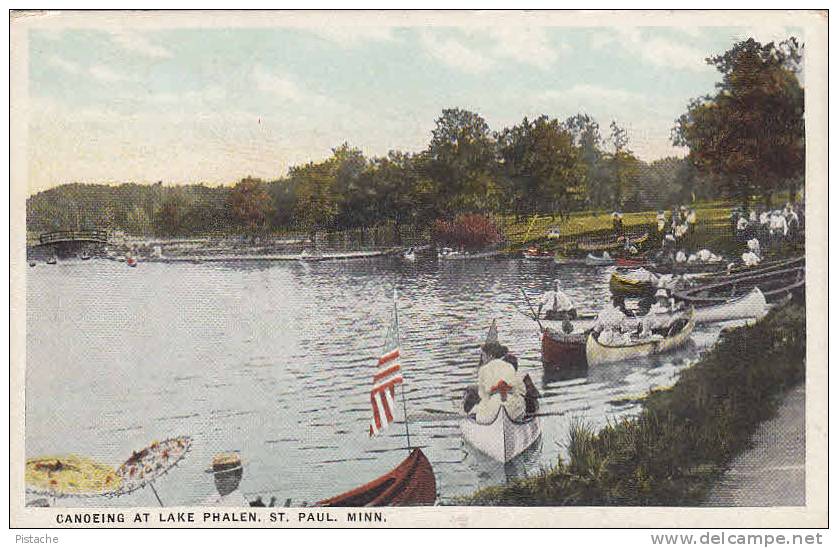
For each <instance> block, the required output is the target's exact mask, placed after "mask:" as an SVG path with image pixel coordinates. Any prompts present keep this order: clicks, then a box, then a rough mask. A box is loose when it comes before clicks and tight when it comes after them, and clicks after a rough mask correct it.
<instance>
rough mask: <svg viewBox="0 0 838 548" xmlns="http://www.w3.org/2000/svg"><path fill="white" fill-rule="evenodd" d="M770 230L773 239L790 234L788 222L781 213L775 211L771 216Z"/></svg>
mask: <svg viewBox="0 0 838 548" xmlns="http://www.w3.org/2000/svg"><path fill="white" fill-rule="evenodd" d="M768 229H769V231H770V234H771V236H772V237H773V238H779V237H780V236H786V235H788V233H789V225H788V222H787V221H786V218H785V217H784V216H783V215H782V214H781V213H780V212H779V211H775V212H773V213H772V214H771V218H770V220H769V222H768Z"/></svg>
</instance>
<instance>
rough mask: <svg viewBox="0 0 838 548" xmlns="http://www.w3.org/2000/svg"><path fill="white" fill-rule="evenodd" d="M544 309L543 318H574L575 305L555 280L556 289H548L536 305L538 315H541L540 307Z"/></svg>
mask: <svg viewBox="0 0 838 548" xmlns="http://www.w3.org/2000/svg"><path fill="white" fill-rule="evenodd" d="M542 308H546V310H545V311H544V319H545V320H575V319H576V306H575V305H574V304H573V301H572V300H571V299H570V297H568V296H567V294H566V293H565V292H564V291H562V290H561V287H559V282H558V280H557V281H556V290H555V291H548V292H547V293H545V294H544V297H543V298H542V299H541V303H539V305H538V316H539V317H541V309H542Z"/></svg>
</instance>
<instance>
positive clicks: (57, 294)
mask: <svg viewBox="0 0 838 548" xmlns="http://www.w3.org/2000/svg"><path fill="white" fill-rule="evenodd" d="M609 274H610V270H609V269H602V268H591V267H585V266H570V265H563V266H560V265H554V264H552V263H549V262H547V263H545V262H541V261H520V260H509V259H489V260H474V261H469V260H466V261H442V262H439V261H436V260H426V259H420V260H418V261H416V262H415V263H408V262H405V261H402V260H400V259H399V258H397V257H394V258H385V259H376V260H358V261H346V262H312V263H303V262H289V263H269V262H264V263H234V262H231V263H211V264H201V265H198V264H152V263H144V264H141V265H140V267H139V268H136V269H131V268H127V267H126V266H125V265H124V264H123V263H113V262H107V261H97V260H91V261H85V262H84V263H81V262H78V263H71V262H67V263H63V264H59V265H56V267H44V268H37V269H30V270H28V271H27V378H26V390H27V400H26V440H27V444H26V452H27V455H28V456H37V455H45V454H61V453H72V452H74V453H80V454H84V455H89V456H91V457H93V458H97V459H98V460H101V461H103V462H106V463H119V462H122V461H123V460H124V459H125V458H126V456H127V455H129V454H130V452H131V450H133V449H138V448H140V447H143V446H146V445H148V443H149V442H150V441H151V440H154V439H165V438H167V437H170V436H173V435H182V434H185V435H191V436H192V437H193V451H192V452H191V454H190V455H189V457H188V458H187V459H185V461H184V463H183V466H181V467H180V468H179V469H178V470H177V471H176V472H175V473H173V474H171V475H170V476H169V477H168V478H167V479H166V482H161V483H160V485H159V486H158V492H159V493H160V495H161V498H163V500H164V501H165V502H166V503H167V504H184V505H189V504H197V503H199V502H200V501H202V500H204V499H205V498H206V497H207V496H208V495H209V494H210V493H211V492H212V489H213V487H212V485H211V484H210V483H209V482H208V481H207V477H206V474H204V473H203V470H204V469H205V468H206V467H207V464H208V463H209V462H210V460H211V458H212V455H213V454H214V453H216V452H219V451H227V450H238V451H241V453H242V455H243V456H244V457H245V460H246V461H247V465H246V469H245V473H244V477H243V479H242V489H243V490H244V491H245V492H246V493H254V494H255V493H258V494H261V495H263V499H265V500H267V499H268V498H270V496H271V495H274V496H276V497H277V499H278V500H282V501H284V500H285V499H287V498H292V500H293V501H294V502H295V503H297V502H302V501H308V502H311V501H316V500H320V499H322V498H325V497H328V496H332V495H334V494H337V493H340V492H343V491H345V490H347V489H350V488H352V487H355V486H357V485H359V484H360V483H363V482H366V481H368V480H370V479H372V478H375V477H377V476H379V475H381V474H382V473H383V472H384V471H386V470H389V469H391V468H392V467H393V466H395V465H396V464H397V463H398V462H399V461H400V460H402V459H403V458H404V456H405V455H406V451H405V445H406V439H405V432H404V428H403V424H402V423H401V422H398V423H397V424H394V425H393V426H392V427H391V428H389V429H388V430H386V431H385V432H384V433H383V435H381V436H380V437H378V438H374V439H370V438H369V437H368V427H369V420H370V405H369V389H370V386H371V376H372V373H373V371H374V369H375V363H376V359H377V357H378V355H379V353H380V352H381V344H382V338H383V334H384V330H385V328H386V325H387V321H388V313H389V306H390V299H391V295H392V289H393V288H394V287H395V288H397V289H398V291H399V295H400V300H399V307H400V314H401V327H402V333H401V335H402V341H401V346H402V356H403V357H402V360H403V361H402V365H403V370H404V375H405V378H406V381H407V382H406V384H405V395H406V397H407V400H408V408H409V410H410V415H411V417H413V420H412V421H411V424H410V436H411V442H412V443H413V444H414V445H418V446H422V447H424V448H425V449H424V451H425V453H426V454H427V455H428V458H429V459H430V461H431V462H432V464H433V465H434V469H435V471H436V475H437V484H438V490H439V492H440V493H441V496H442V497H443V499H447V500H450V499H451V498H453V497H456V496H458V495H464V494H468V493H471V492H473V491H474V490H475V489H477V488H479V487H484V486H487V485H492V484H494V483H500V482H503V481H507V480H508V479H509V478H511V477H520V476H522V475H528V474H533V473H537V471H538V470H539V469H540V468H542V467H549V466H551V465H552V464H553V463H555V462H556V459H557V458H558V456H559V454H560V452H561V451H563V447H564V443H565V441H566V437H567V431H568V427H569V425H570V423H571V421H572V420H574V419H575V418H577V417H582V418H584V419H585V420H587V421H588V422H590V423H591V424H592V425H593V426H594V427H596V426H600V425H603V424H605V423H606V422H607V421H608V420H611V419H613V418H615V417H622V416H626V415H631V414H632V413H636V412H637V410H638V408H639V407H638V405H637V404H636V403H630V404H625V403H620V404H614V403H613V402H614V401H619V400H620V398H624V397H625V396H627V395H634V394H638V393H641V394H642V393H644V392H646V391H648V390H649V389H650V388H651V387H655V386H666V385H670V384H672V383H673V382H674V381H675V380H676V379H677V376H678V373H679V372H680V371H681V370H682V369H683V368H684V367H686V366H687V365H688V364H689V360H691V359H693V358H695V357H696V356H697V355H698V353H699V352H700V351H701V349H702V348H706V347H707V346H708V345H709V344H711V343H712V342H713V341H714V340H715V337H716V335H717V329H704V330H701V329H697V330H696V331H695V332H694V334H693V340H694V341H695V344H694V345H692V346H690V347H688V348H686V349H684V350H683V351H681V352H679V353H678V354H673V355H671V356H660V357H656V358H654V359H649V360H635V361H629V362H622V363H615V364H608V365H603V366H599V367H594V368H588V369H576V370H567V371H564V370H561V371H558V372H555V371H548V372H545V371H544V369H543V368H542V366H541V351H540V336H539V332H538V328H537V326H536V325H535V324H534V322H533V321H532V320H530V319H529V318H528V317H526V316H525V315H524V314H523V313H522V312H525V311H526V305H525V303H524V302H523V299H522V297H521V292H520V290H521V288H523V289H524V290H525V291H527V292H528V293H529V294H530V295H532V296H537V295H539V294H540V293H542V292H543V291H545V290H547V289H549V288H550V287H551V286H552V285H553V284H554V282H555V280H556V279H558V280H559V281H560V282H561V284H562V287H563V288H564V289H565V290H566V291H567V292H568V293H569V294H570V295H571V297H572V298H573V299H574V300H575V301H576V302H577V303H579V307H580V309H581V311H582V312H590V313H593V312H595V311H597V310H598V309H599V308H600V307H601V306H603V305H604V304H605V303H606V302H608V299H609V290H608V283H607V281H608V276H609ZM492 319H497V320H498V328H499V331H500V339H501V342H502V343H503V344H505V345H507V346H508V347H509V348H510V351H512V352H513V353H514V354H516V355H517V356H518V358H519V366H520V369H521V371H522V372H525V373H529V374H530V376H531V377H532V379H533V381H534V382H535V383H536V385H537V386H539V387H540V390H541V392H542V396H543V399H542V402H541V407H540V410H541V412H542V413H543V414H544V416H543V417H542V418H541V421H542V430H543V434H542V440H541V442H540V444H539V446H538V447H537V448H533V449H532V450H531V451H528V452H527V453H526V455H525V458H522V459H520V460H518V461H516V462H515V463H514V464H513V465H512V466H506V467H503V466H500V465H494V464H493V463H489V462H485V460H486V459H485V457H482V456H481V455H479V454H477V453H476V452H475V451H474V450H472V449H471V448H469V447H468V446H467V445H465V444H464V442H463V440H462V436H461V433H460V429H459V425H458V419H457V417H456V415H455V414H454V413H455V412H456V411H457V410H458V408H459V403H460V401H461V396H462V390H463V389H464V387H465V386H466V385H468V384H470V383H473V382H474V378H475V376H476V368H477V359H478V355H479V350H478V349H479V346H480V344H481V343H482V341H483V339H484V337H485V332H486V329H487V328H488V326H489V324H490V323H491V321H492ZM397 419H398V421H401V420H402V415H401V413H398V414H397ZM69 502H70V503H71V504H92V505H95V503H96V502H97V501H95V500H94V501H92V502H90V501H81V500H79V501H76V500H72V501H69ZM98 502H101V501H98ZM108 504H116V505H142V504H150V505H153V504H156V501H155V500H154V499H153V496H152V495H151V494H148V493H144V492H139V493H137V494H135V495H131V496H127V497H123V498H120V499H113V500H109V501H108Z"/></svg>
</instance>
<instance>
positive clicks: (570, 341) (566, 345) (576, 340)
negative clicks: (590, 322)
mask: <svg viewBox="0 0 838 548" xmlns="http://www.w3.org/2000/svg"><path fill="white" fill-rule="evenodd" d="M587 340H588V332H587V331H585V332H581V333H571V334H570V335H566V334H564V333H560V332H558V331H554V330H552V329H545V330H544V332H543V333H542V335H541V361H542V363H543V364H544V366H545V367H551V368H554V369H559V368H563V367H580V366H584V365H585V364H586V363H587V358H586V356H585V343H586V342H587Z"/></svg>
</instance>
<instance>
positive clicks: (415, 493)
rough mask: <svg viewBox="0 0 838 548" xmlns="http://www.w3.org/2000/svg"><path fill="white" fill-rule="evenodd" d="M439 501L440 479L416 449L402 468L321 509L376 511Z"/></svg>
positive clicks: (322, 502)
mask: <svg viewBox="0 0 838 548" xmlns="http://www.w3.org/2000/svg"><path fill="white" fill-rule="evenodd" d="M435 501H436V476H435V475H434V470H433V467H432V466H431V463H430V461H428V458H427V457H426V456H425V454H424V453H423V452H422V450H421V449H419V448H417V449H414V450H413V452H412V453H410V456H408V457H407V458H406V459H405V460H404V461H402V463H401V464H399V465H398V466H397V467H396V468H394V469H393V470H391V471H390V472H388V473H386V474H384V475H383V476H381V477H380V478H377V479H374V480H373V481H371V482H369V483H367V484H364V485H362V486H360V487H357V488H355V489H353V490H351V491H347V492H346V493H343V494H341V495H338V496H336V497H332V498H330V499H326V500H321V501H320V502H318V503H317V506H339V507H348V508H353V507H372V506H419V505H429V504H433V503H434V502H435Z"/></svg>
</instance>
